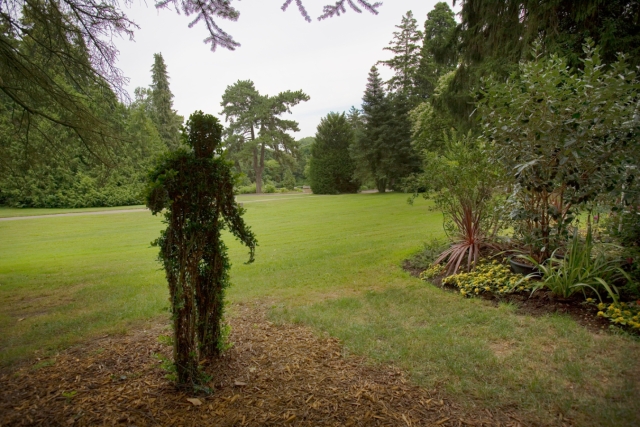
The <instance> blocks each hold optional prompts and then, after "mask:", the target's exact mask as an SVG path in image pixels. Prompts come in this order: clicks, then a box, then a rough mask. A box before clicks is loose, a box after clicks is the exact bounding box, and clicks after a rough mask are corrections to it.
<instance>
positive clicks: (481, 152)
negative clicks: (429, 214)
mask: <svg viewBox="0 0 640 427" xmlns="http://www.w3.org/2000/svg"><path fill="white" fill-rule="evenodd" d="M445 141H446V144H445V146H444V148H443V150H442V152H429V151H425V153H424V172H423V175H422V177H421V178H420V179H418V181H419V183H420V184H421V185H420V187H424V188H425V189H427V190H435V195H434V196H433V198H434V201H435V206H436V207H437V208H438V209H439V210H440V211H442V214H443V216H444V228H445V231H446V232H447V233H448V234H449V236H450V237H451V239H452V245H451V247H449V248H448V249H447V250H445V251H444V252H443V253H442V254H441V255H440V256H439V257H438V259H436V260H435V263H436V264H437V263H440V262H442V261H445V260H446V261H447V266H446V268H447V275H451V274H455V273H457V272H458V271H459V270H460V268H461V267H462V268H466V270H467V271H469V270H471V269H472V268H473V266H474V265H476V263H477V262H478V260H479V258H480V250H481V249H482V248H484V247H488V246H489V247H490V246H492V244H491V242H492V241H493V240H494V239H495V237H496V235H497V233H498V231H499V230H500V229H501V228H503V226H504V215H503V214H502V210H501V209H500V206H501V203H500V200H498V198H497V197H496V193H497V191H496V190H497V189H498V188H499V186H500V183H501V182H502V180H503V178H504V174H503V171H502V170H501V169H500V168H499V167H496V165H495V164H494V163H492V162H491V161H490V159H489V149H490V147H489V146H488V145H487V144H486V143H485V141H483V140H482V139H478V138H474V137H473V136H472V135H471V134H470V133H469V134H467V135H458V134H456V133H455V132H452V134H451V137H448V136H447V135H445ZM424 197H430V194H429V193H425V194H424ZM463 262H464V264H463Z"/></svg>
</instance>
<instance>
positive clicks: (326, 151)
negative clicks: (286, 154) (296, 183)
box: [309, 113, 360, 194]
mask: <svg viewBox="0 0 640 427" xmlns="http://www.w3.org/2000/svg"><path fill="white" fill-rule="evenodd" d="M353 137H354V132H353V129H352V127H351V126H350V125H349V122H348V121H347V117H346V116H345V114H344V113H342V114H338V113H329V114H328V115H327V117H323V118H322V119H321V120H320V124H319V125H318V131H317V132H316V140H315V142H314V143H313V145H312V146H311V159H310V161H309V162H310V165H309V178H310V180H311V190H312V191H313V192H314V193H316V194H336V193H355V192H356V191H358V187H359V186H360V185H359V183H358V182H357V181H356V180H354V179H353V173H354V170H355V165H354V163H353V160H352V159H351V157H350V155H349V146H350V145H351V144H352V142H353Z"/></svg>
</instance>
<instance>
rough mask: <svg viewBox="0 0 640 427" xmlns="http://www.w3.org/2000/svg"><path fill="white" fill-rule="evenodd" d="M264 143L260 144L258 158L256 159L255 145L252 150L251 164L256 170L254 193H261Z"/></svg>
mask: <svg viewBox="0 0 640 427" xmlns="http://www.w3.org/2000/svg"><path fill="white" fill-rule="evenodd" d="M264 154H265V143H264V142H263V143H262V144H261V146H260V160H259V161H258V150H257V147H256V148H254V150H253V164H254V169H255V171H256V193H262V172H264Z"/></svg>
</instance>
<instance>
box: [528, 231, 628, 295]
mask: <svg viewBox="0 0 640 427" xmlns="http://www.w3.org/2000/svg"><path fill="white" fill-rule="evenodd" d="M556 251H557V249H556ZM556 251H554V252H553V254H552V256H551V258H549V259H548V260H547V262H546V263H539V262H537V261H536V260H535V259H534V258H532V257H531V256H524V257H523V258H524V259H526V260H528V261H529V262H531V263H533V264H534V265H535V266H536V268H537V269H538V270H539V271H540V273H541V274H542V280H541V281H540V282H538V283H537V284H536V285H535V287H534V289H533V292H535V291H537V290H538V289H541V288H547V289H549V290H550V291H551V292H552V293H553V294H554V295H556V296H559V297H562V298H569V297H571V296H572V295H573V294H575V293H576V292H578V291H580V290H582V291H583V292H584V290H585V288H587V289H591V290H593V291H594V292H595V293H596V294H597V295H598V298H600V299H602V298H601V297H600V293H599V292H598V289H600V290H602V289H604V290H605V291H606V292H607V293H608V294H609V296H610V297H611V298H612V299H613V300H614V301H617V300H618V296H619V292H618V289H617V287H616V286H615V285H614V284H613V283H614V282H615V281H616V280H620V279H628V278H629V276H628V275H627V273H625V272H624V271H623V270H622V269H621V268H620V266H619V265H620V263H619V261H618V260H615V259H614V260H609V259H607V258H606V256H605V255H604V254H603V253H602V252H599V253H598V254H596V255H595V256H593V253H592V252H593V236H592V233H591V229H590V228H589V229H588V230H587V235H586V238H585V241H584V242H582V241H581V239H580V236H579V235H578V231H577V229H576V230H575V232H574V234H573V238H572V240H571V243H570V245H569V247H568V251H567V253H566V254H565V256H564V258H563V259H558V258H557V257H556V256H554V255H555V253H556Z"/></svg>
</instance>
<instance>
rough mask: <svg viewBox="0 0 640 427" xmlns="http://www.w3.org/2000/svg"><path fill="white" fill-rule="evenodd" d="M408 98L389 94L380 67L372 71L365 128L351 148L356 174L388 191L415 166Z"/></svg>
mask: <svg viewBox="0 0 640 427" xmlns="http://www.w3.org/2000/svg"><path fill="white" fill-rule="evenodd" d="M407 102H408V101H407V99H406V98H405V97H404V96H402V95H401V94H391V95H387V93H386V92H385V90H384V86H383V82H382V79H381V78H380V74H379V73H378V69H377V68H376V67H375V66H373V67H371V70H370V71H369V77H368V80H367V87H366V90H365V92H364V96H363V98H362V111H363V122H364V126H363V130H362V133H361V134H360V136H359V137H358V138H357V140H356V142H355V143H354V145H353V148H352V150H351V153H352V157H353V159H354V161H355V163H356V172H355V175H356V177H357V178H359V179H360V180H361V181H363V182H366V181H370V180H372V181H374V182H375V185H376V188H377V189H378V191H380V192H381V193H382V192H385V191H386V189H387V188H391V187H393V186H395V185H397V184H399V181H400V180H401V179H402V178H404V177H405V176H407V174H409V173H410V172H411V171H413V170H415V168H416V167H417V164H418V160H417V156H416V155H415V153H414V150H413V148H412V147H411V141H410V135H409V133H410V125H409V124H408V123H406V122H403V120H405V119H406V116H407V111H408V108H407Z"/></svg>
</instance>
